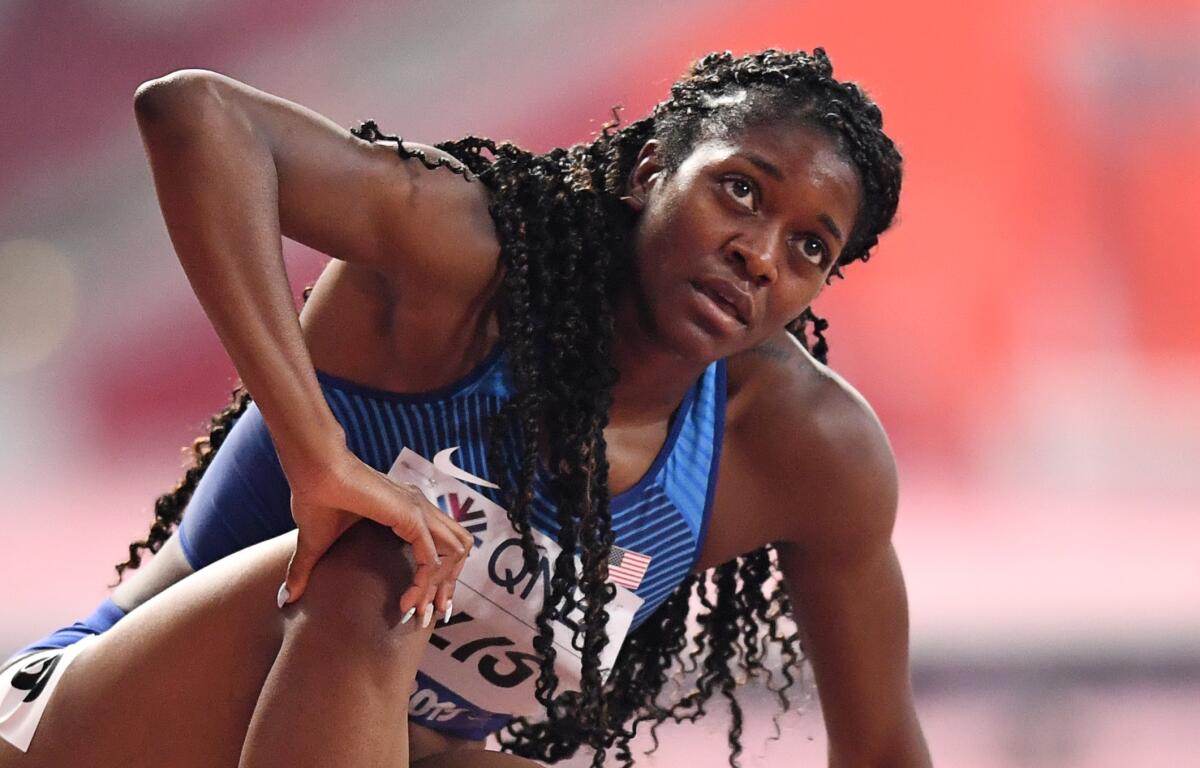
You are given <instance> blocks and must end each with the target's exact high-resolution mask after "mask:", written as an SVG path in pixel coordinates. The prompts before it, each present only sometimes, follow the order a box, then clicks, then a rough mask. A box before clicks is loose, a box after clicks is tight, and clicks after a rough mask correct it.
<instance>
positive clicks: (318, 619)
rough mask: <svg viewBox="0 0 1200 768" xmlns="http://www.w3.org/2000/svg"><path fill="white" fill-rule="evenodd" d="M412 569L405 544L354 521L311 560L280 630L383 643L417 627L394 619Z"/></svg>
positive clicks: (343, 643)
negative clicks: (299, 592) (302, 587)
mask: <svg viewBox="0 0 1200 768" xmlns="http://www.w3.org/2000/svg"><path fill="white" fill-rule="evenodd" d="M415 570H416V562H415V559H414V558H413V554H412V546H411V545H410V544H408V543H407V542H405V541H403V540H401V539H399V538H397V537H396V535H395V534H394V533H392V531H391V530H390V529H388V528H385V527H384V526H382V525H380V524H378V523H375V522H373V521H370V520H362V521H359V522H358V523H355V524H354V525H353V526H351V527H350V529H349V530H347V531H346V532H345V533H344V534H342V536H341V538H339V539H338V540H337V541H336V542H334V544H333V546H332V547H330V549H329V551H328V552H326V553H325V555H324V556H323V557H322V558H321V559H320V560H319V561H318V562H317V564H316V566H315V567H314V568H313V572H312V576H311V577H310V579H309V582H308V587H307V589H306V590H305V592H304V595H303V596H302V597H301V598H300V600H299V601H297V602H296V603H294V604H293V606H292V607H289V612H291V615H289V616H288V619H287V626H286V629H285V631H287V632H307V633H314V634H317V635H319V636H320V637H321V638H324V639H327V640H329V641H330V642H331V643H332V644H334V645H335V646H336V647H339V648H344V647H347V646H356V647H364V646H366V647H371V648H380V649H383V648H388V647H390V646H392V645H394V644H395V643H396V642H397V640H398V639H399V638H400V637H402V636H405V635H408V634H410V633H411V632H412V631H413V630H414V629H415V628H416V627H418V626H419V625H418V623H417V622H412V621H410V622H409V623H408V624H401V623H400V620H401V618H403V617H402V615H401V611H400V596H401V595H402V594H404V591H405V590H406V589H408V587H409V586H410V585H411V584H412V580H413V574H414V573H415Z"/></svg>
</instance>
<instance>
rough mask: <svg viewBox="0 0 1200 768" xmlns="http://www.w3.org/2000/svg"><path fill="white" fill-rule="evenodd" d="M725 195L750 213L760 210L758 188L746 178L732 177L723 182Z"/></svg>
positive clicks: (722, 186)
mask: <svg viewBox="0 0 1200 768" xmlns="http://www.w3.org/2000/svg"><path fill="white" fill-rule="evenodd" d="M721 188H722V189H724V190H725V193H726V194H728V195H729V196H730V197H732V198H733V199H734V200H735V201H737V203H738V205H740V206H742V207H743V208H745V209H746V210H748V211H757V210H758V188H757V187H756V186H754V182H752V181H750V180H749V179H747V178H746V177H744V176H730V177H729V178H727V179H723V180H722V181H721Z"/></svg>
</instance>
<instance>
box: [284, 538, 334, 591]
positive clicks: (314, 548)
mask: <svg viewBox="0 0 1200 768" xmlns="http://www.w3.org/2000/svg"><path fill="white" fill-rule="evenodd" d="M328 549H329V547H328V545H326V546H324V547H322V546H319V545H317V544H315V543H314V542H313V540H312V535H311V534H308V533H306V532H305V531H298V532H297V535H296V549H295V550H293V552H292V558H291V560H289V561H288V568H287V575H286V576H285V578H284V580H283V589H282V590H280V594H279V607H280V608H282V607H283V606H284V605H286V604H288V603H294V602H296V601H297V600H299V599H300V596H301V595H303V594H304V590H306V589H308V579H309V577H310V576H311V575H312V570H313V566H315V565H316V564H317V561H318V560H320V559H321V555H322V554H324V553H325V551H326V550H328Z"/></svg>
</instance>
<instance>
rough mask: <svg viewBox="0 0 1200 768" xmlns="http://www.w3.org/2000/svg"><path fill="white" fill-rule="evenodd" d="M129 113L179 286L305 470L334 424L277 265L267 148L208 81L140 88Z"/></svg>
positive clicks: (289, 460)
mask: <svg viewBox="0 0 1200 768" xmlns="http://www.w3.org/2000/svg"><path fill="white" fill-rule="evenodd" d="M135 108H136V112H137V116H138V126H139V129H140V131H141V134H142V139H143V142H144V144H145V148H146V154H147V157H148V158H149V161H150V166H151V169H152V171H153V175H154V183H155V188H156V190H157V193H158V199H159V204H160V206H161V208H162V212H163V219H164V221H165V222H166V225H167V231H168V233H169V234H170V237H171V242H172V244H173V245H174V247H175V251H176V253H177V255H178V258H179V262H180V264H181V265H182V267H183V269H184V272H185V273H186V275H187V278H188V281H189V282H190V284H191V286H192V289H193V290H194V291H195V294H196V297H197V299H198V300H199V302H200V304H201V306H202V307H203V308H204V311H205V313H206V314H207V315H208V318H209V320H210V321H211V322H212V325H213V328H214V329H215V330H216V332H217V334H218V336H219V337H220V339H221V342H222V344H223V345H224V346H225V349H226V350H227V351H228V353H229V355H230V357H231V358H232V360H233V363H234V365H235V366H236V368H237V370H238V373H239V375H240V376H241V378H242V381H243V383H244V384H245V386H246V388H247V389H248V390H249V391H250V393H251V394H252V395H253V396H254V398H255V400H256V402H257V403H258V406H259V408H260V410H261V411H262V413H263V418H264V420H265V421H266V423H267V426H268V428H269V430H270V432H271V435H272V438H273V440H274V442H275V444H276V447H277V449H278V451H279V454H280V460H281V463H282V464H283V466H284V468H285V470H286V469H288V468H289V467H292V468H295V467H303V466H311V465H313V464H315V463H316V462H317V460H318V457H319V456H321V455H322V454H323V453H324V452H325V451H326V450H327V449H328V448H329V447H330V443H332V442H336V441H338V440H340V436H341V429H340V426H339V425H338V424H337V422H336V420H335V419H334V418H333V416H332V414H331V413H330V412H329V409H328V407H327V406H326V404H325V401H324V397H323V395H322V393H321V390H320V387H319V385H318V383H317V380H316V375H315V373H314V370H313V365H312V361H311V359H310V357H309V354H308V350H307V348H306V346H305V344H304V340H303V336H302V334H301V330H300V324H299V321H298V318H297V315H296V311H295V307H294V304H293V299H292V294H291V289H290V286H289V284H288V280H287V274H286V272H285V269H284V265H283V254H282V243H281V233H280V225H279V210H278V208H279V203H278V194H279V193H278V178H277V174H276V169H275V163H274V160H273V158H272V155H271V149H270V146H269V145H268V144H267V142H266V141H264V140H263V139H262V137H261V136H260V135H258V133H257V132H256V130H255V127H254V125H253V123H252V122H251V121H250V120H248V119H247V117H246V115H245V113H244V112H242V111H240V110H239V109H238V107H237V105H236V103H234V102H233V101H231V100H227V99H222V98H221V94H220V93H219V92H218V90H217V88H216V86H215V85H213V84H212V83H210V82H205V81H191V82H187V81H184V82H179V83H175V84H165V83H162V82H157V83H155V82H152V83H149V84H147V85H146V86H143V87H142V88H141V89H139V92H138V95H137V96H136V97H135Z"/></svg>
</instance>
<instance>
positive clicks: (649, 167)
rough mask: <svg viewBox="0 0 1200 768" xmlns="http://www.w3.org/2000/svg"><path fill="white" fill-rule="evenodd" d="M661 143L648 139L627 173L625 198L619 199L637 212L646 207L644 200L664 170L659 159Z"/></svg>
mask: <svg viewBox="0 0 1200 768" xmlns="http://www.w3.org/2000/svg"><path fill="white" fill-rule="evenodd" d="M661 152H662V143H661V142H659V140H658V139H650V140H649V141H647V142H646V143H645V144H643V145H642V148H641V150H639V151H638V156H637V160H635V161H634V162H633V170H632V171H630V172H629V182H628V184H626V185H625V196H624V197H622V198H621V199H622V200H624V201H625V204H626V205H628V206H629V207H630V208H632V209H633V210H635V211H637V212H639V213H640V212H641V211H642V209H643V208H645V207H646V199H647V197H648V196H649V194H650V190H651V188H653V186H654V185H655V184H656V183H658V180H659V178H661V176H662V174H663V172H664V169H663V166H662V161H661V159H660V153H661Z"/></svg>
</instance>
